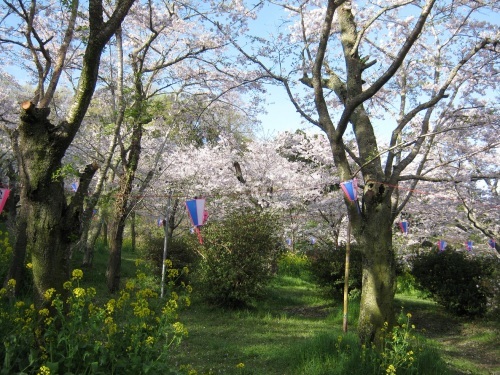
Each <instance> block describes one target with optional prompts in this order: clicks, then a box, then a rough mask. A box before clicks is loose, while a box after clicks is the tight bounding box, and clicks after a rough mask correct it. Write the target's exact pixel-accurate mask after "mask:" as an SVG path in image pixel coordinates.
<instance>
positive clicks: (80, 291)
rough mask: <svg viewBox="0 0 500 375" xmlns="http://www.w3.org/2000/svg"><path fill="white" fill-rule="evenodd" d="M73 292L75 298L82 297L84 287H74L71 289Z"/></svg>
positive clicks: (83, 295)
mask: <svg viewBox="0 0 500 375" xmlns="http://www.w3.org/2000/svg"><path fill="white" fill-rule="evenodd" d="M73 294H74V295H75V297H76V298H83V297H85V289H83V288H75V289H73Z"/></svg>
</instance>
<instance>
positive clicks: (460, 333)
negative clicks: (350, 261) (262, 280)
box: [171, 277, 500, 375]
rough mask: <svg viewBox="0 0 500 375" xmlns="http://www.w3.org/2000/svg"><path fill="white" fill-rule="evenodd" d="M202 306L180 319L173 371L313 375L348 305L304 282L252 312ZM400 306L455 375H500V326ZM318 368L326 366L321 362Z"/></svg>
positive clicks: (272, 294) (352, 320)
mask: <svg viewBox="0 0 500 375" xmlns="http://www.w3.org/2000/svg"><path fill="white" fill-rule="evenodd" d="M198 298H199V297H198ZM198 298H197V297H196V296H194V301H193V305H192V307H190V308H189V309H187V310H185V311H183V312H182V313H181V316H180V320H181V321H182V322H183V323H185V324H186V326H187V328H188V330H189V337H187V338H186V339H184V341H183V343H182V344H181V345H180V347H178V348H175V349H174V350H173V352H172V354H171V359H172V360H173V361H174V363H176V364H177V365H190V366H192V368H194V369H196V370H197V371H198V374H210V375H213V374H227V375H232V374H255V375H278V374H280V375H296V374H297V375H298V374H309V373H310V372H308V371H306V370H305V369H304V368H305V367H304V366H301V363H303V362H306V361H310V359H307V358H306V356H308V355H310V353H306V352H307V350H308V349H311V351H312V350H313V348H315V347H320V348H321V347H322V346H327V345H328V343H326V344H322V343H318V341H321V340H326V341H333V342H334V341H335V340H336V339H337V337H339V336H342V335H343V333H342V308H343V307H342V304H341V303H338V302H337V303H334V302H333V301H331V300H327V299H325V297H324V296H323V295H322V293H321V291H320V290H319V289H318V288H317V287H316V286H315V285H314V284H312V283H310V282H307V281H305V280H301V279H298V278H292V277H279V278H277V279H276V280H275V281H274V282H273V284H272V285H271V286H270V288H269V293H268V295H267V297H266V298H265V300H264V301H262V302H261V303H260V304H259V305H258V306H256V307H255V308H253V309H247V310H238V311H232V310H224V309H221V308H219V307H214V306H212V307H210V306H207V305H206V304H204V303H202V302H201V301H199V300H198ZM396 304H397V305H399V306H401V307H402V308H404V311H405V312H411V313H412V322H413V323H414V324H415V325H416V327H417V331H419V332H422V335H423V336H425V337H426V338H428V339H429V340H430V343H431V345H434V344H435V345H434V346H435V347H437V348H438V351H439V353H440V355H441V356H442V358H443V359H444V360H445V361H446V363H447V367H448V373H449V374H454V375H464V374H480V375H482V374H484V375H486V374H500V366H499V358H500V345H499V335H498V324H497V323H494V322H491V321H475V322H468V321H467V320H463V319H458V318H456V317H453V316H450V315H449V314H448V313H446V312H445V311H444V310H443V309H442V308H441V307H440V306H438V305H436V304H435V303H434V302H432V301H429V300H425V299H422V298H415V297H410V296H404V295H398V296H397V298H396ZM350 307H351V309H350V313H349V327H350V328H351V332H350V333H349V334H348V335H347V339H348V340H351V341H352V342H355V341H356V338H355V337H356V333H355V325H356V319H357V316H358V312H359V305H358V304H357V303H351V306H350ZM333 350H334V349H332V351H333ZM317 360H318V361H324V360H328V359H325V357H324V356H322V355H321V354H320V355H319V356H318V359H317ZM238 364H240V366H241V364H244V367H243V368H242V367H238ZM322 366H323V367H324V364H323V365H322ZM331 366H335V363H332V364H331ZM317 373H322V374H325V375H327V374H329V373H328V372H324V370H323V372H321V371H320V372H317ZM422 374H423V375H427V373H425V374H424V373H423V372H422ZM438 374H440V373H439V372H438Z"/></svg>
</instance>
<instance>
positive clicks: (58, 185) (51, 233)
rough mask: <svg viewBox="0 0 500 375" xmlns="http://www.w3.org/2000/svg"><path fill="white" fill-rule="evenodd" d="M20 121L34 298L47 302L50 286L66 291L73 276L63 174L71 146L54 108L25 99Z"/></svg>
mask: <svg viewBox="0 0 500 375" xmlns="http://www.w3.org/2000/svg"><path fill="white" fill-rule="evenodd" d="M23 109H24V112H23V113H22V115H21V124H20V126H19V132H20V134H21V136H20V137H19V151H20V155H18V159H19V161H20V167H19V172H20V181H21V186H22V190H21V201H22V203H23V209H22V216H24V215H26V216H25V217H26V241H27V242H26V251H27V253H28V254H30V255H31V258H32V261H31V262H32V264H33V283H34V299H35V302H36V303H37V304H42V303H43V301H44V299H43V294H44V292H45V291H46V290H47V289H50V288H55V289H56V290H58V291H62V290H63V288H62V284H63V282H64V281H66V280H68V276H69V267H68V251H69V244H70V243H71V239H70V236H69V234H70V233H69V232H68V228H66V227H65V225H66V223H65V220H64V219H63V217H64V214H65V212H66V210H67V208H68V207H67V204H66V199H65V196H64V188H63V182H62V179H60V178H57V177H56V176H57V174H58V172H59V171H60V169H61V160H62V157H63V155H64V152H65V149H64V148H62V147H61V146H59V145H58V142H57V138H56V136H55V134H54V133H55V132H54V131H53V130H54V128H55V127H54V126H53V125H52V124H50V122H49V121H48V119H47V117H48V115H49V109H47V108H41V109H38V108H35V107H34V105H32V104H31V103H26V104H23Z"/></svg>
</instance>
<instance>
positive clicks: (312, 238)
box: [311, 237, 316, 245]
mask: <svg viewBox="0 0 500 375" xmlns="http://www.w3.org/2000/svg"><path fill="white" fill-rule="evenodd" d="M315 243H316V238H314V237H311V245H314V244H315Z"/></svg>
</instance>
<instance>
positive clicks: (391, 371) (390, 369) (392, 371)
mask: <svg viewBox="0 0 500 375" xmlns="http://www.w3.org/2000/svg"><path fill="white" fill-rule="evenodd" d="M385 372H386V373H387V374H395V373H396V367H394V365H389V367H387V370H385Z"/></svg>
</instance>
